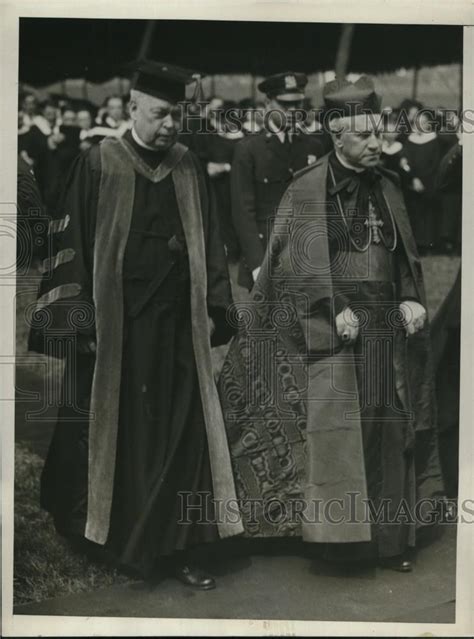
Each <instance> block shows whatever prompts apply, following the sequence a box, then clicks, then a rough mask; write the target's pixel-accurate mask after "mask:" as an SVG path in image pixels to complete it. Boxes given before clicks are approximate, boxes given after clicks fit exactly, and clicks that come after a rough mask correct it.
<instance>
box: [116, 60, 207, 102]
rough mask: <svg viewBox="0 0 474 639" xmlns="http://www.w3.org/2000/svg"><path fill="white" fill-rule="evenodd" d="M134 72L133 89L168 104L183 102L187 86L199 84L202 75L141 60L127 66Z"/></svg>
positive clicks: (168, 65)
mask: <svg viewBox="0 0 474 639" xmlns="http://www.w3.org/2000/svg"><path fill="white" fill-rule="evenodd" d="M127 68H128V70H129V71H130V72H132V74H133V75H132V83H131V88H132V89H136V90H137V91H141V92H142V93H147V94H149V95H153V96H155V97H156V98H161V99H162V100H167V101H168V102H174V103H176V102H181V101H183V100H184V99H185V97H186V85H187V84H190V83H191V82H193V81H196V82H197V83H198V84H199V82H200V80H201V77H202V74H201V73H199V72H198V71H193V70H191V69H185V68H183V67H178V66H176V65H172V64H168V63H167V62H158V61H155V60H149V59H141V60H136V61H135V62H132V63H130V64H128V65H127Z"/></svg>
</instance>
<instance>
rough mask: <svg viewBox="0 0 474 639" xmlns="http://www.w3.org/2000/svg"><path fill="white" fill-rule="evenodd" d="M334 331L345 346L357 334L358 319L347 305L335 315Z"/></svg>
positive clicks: (352, 340)
mask: <svg viewBox="0 0 474 639" xmlns="http://www.w3.org/2000/svg"><path fill="white" fill-rule="evenodd" d="M336 331H337V334H338V336H339V337H340V338H341V339H342V341H343V342H344V344H346V345H347V346H349V345H351V344H353V343H354V342H355V341H356V339H357V336H358V335H359V320H358V319H357V315H356V314H355V313H353V311H352V310H351V308H350V307H349V306H346V308H345V309H344V310H343V311H341V312H340V313H339V314H338V315H336Z"/></svg>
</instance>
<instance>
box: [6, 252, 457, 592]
mask: <svg viewBox="0 0 474 639" xmlns="http://www.w3.org/2000/svg"><path fill="white" fill-rule="evenodd" d="M458 268H459V259H458V258H450V257H439V256H436V257H427V258H424V259H423V271H424V275H425V283H426V289H427V295H428V308H429V312H430V316H431V317H433V315H434V313H435V312H436V310H437V308H438V307H439V305H440V303H441V302H442V300H443V299H444V297H445V295H446V294H447V292H448V290H449V288H450V286H451V284H452V283H453V282H454V279H455V277H456V274H457V270H458ZM18 293H19V295H18V297H17V299H18V305H17V344H18V353H21V354H23V353H25V352H26V343H27V331H28V329H27V326H26V323H25V320H24V311H25V308H26V307H27V306H28V304H29V303H30V302H31V301H33V300H34V298H35V287H34V286H33V287H32V286H31V285H28V286H26V285H23V284H22V283H21V282H20V283H19V286H18ZM235 297H236V299H237V298H238V299H243V297H245V294H244V293H242V290H240V291H236V295H235ZM219 351H220V352H219V353H218V359H219V360H220V361H222V359H223V357H224V355H225V353H224V351H223V350H222V349H219ZM36 365H37V360H34V359H32V362H31V370H32V371H35V370H36ZM38 370H42V369H38ZM17 432H20V429H19V428H18V424H17ZM42 465H43V460H42V459H41V457H39V456H38V455H36V454H34V453H33V452H32V451H31V450H30V449H29V448H28V446H27V445H25V444H24V443H22V442H21V441H18V442H17V445H16V452H15V553H14V562H15V568H14V570H15V576H14V599H15V604H21V603H26V602H31V601H42V600H44V599H49V598H53V597H56V596H60V595H67V594H68V593H70V594H74V593H79V592H85V591H92V590H95V589H98V588H103V587H106V586H109V585H111V584H113V583H119V582H121V581H126V577H124V576H123V575H120V574H118V573H117V572H116V571H115V570H112V569H110V568H108V567H107V566H104V565H99V564H95V563H91V562H90V561H89V559H87V558H85V557H84V556H82V555H79V554H77V553H76V552H74V551H73V550H72V549H71V548H70V547H69V546H68V545H67V544H66V543H65V542H64V541H63V540H61V538H60V537H58V536H57V535H56V533H55V530H54V527H53V525H52V522H51V520H50V518H49V516H48V515H47V514H46V513H45V512H43V511H42V510H41V509H40V508H39V479H40V473H41V468H42Z"/></svg>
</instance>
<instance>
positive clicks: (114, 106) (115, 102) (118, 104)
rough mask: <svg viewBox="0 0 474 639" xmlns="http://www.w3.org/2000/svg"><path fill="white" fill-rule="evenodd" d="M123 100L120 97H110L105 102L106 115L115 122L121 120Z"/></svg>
mask: <svg viewBox="0 0 474 639" xmlns="http://www.w3.org/2000/svg"><path fill="white" fill-rule="evenodd" d="M123 113H124V110H123V101H122V98H110V100H109V101H108V102H107V115H109V116H110V117H111V118H112V119H113V120H115V121H116V122H120V120H123Z"/></svg>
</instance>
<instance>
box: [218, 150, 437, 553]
mask: <svg viewBox="0 0 474 639" xmlns="http://www.w3.org/2000/svg"><path fill="white" fill-rule="evenodd" d="M403 299H414V300H417V301H419V302H420V303H422V304H423V305H425V295H424V289H423V279H422V272H421V264H420V260H419V258H418V255H417V252H416V246H415V243H414V241H413V236H412V233H411V229H410V226H409V222H408V218H407V213H406V210H405V208H404V204H403V198H402V196H401V192H400V189H399V187H398V184H397V178H396V176H394V175H393V174H392V173H389V172H387V171H386V170H384V169H372V170H368V171H364V172H362V173H360V174H359V173H356V172H354V171H352V170H350V169H347V168H345V167H344V166H342V164H341V163H340V162H339V160H338V159H337V157H336V156H335V155H334V154H333V153H331V154H329V155H328V156H325V157H323V158H322V159H320V160H318V161H317V162H316V163H315V164H313V165H312V166H311V167H308V168H307V169H304V170H303V171H301V172H300V173H299V174H298V175H297V176H296V178H295V180H294V181H293V182H292V184H291V185H290V187H289V188H288V190H287V191H286V193H285V195H284V197H283V199H282V202H281V204H280V208H279V211H278V214H277V216H276V218H275V224H274V229H273V233H272V236H271V238H270V243H269V247H268V250H267V253H266V256H265V260H264V263H263V265H262V269H261V271H260V274H259V277H258V278H257V281H256V283H255V286H254V289H253V291H252V294H251V300H250V302H248V303H243V304H241V305H238V306H237V307H236V310H235V316H234V321H235V325H236V326H237V327H238V333H237V335H236V336H235V338H234V341H233V342H232V344H231V347H230V349H229V353H228V357H227V359H226V361H225V363H224V367H223V370H222V374H221V378H220V386H219V388H220V394H221V400H222V405H223V410H224V417H225V420H226V428H227V433H228V437H229V444H230V448H231V456H232V460H233V466H234V473H235V478H236V485H237V492H238V495H239V497H240V499H241V500H242V513H243V522H244V526H245V534H246V535H247V536H250V537H260V536H263V537H270V536H302V538H303V540H304V541H309V542H319V543H323V544H326V546H325V550H326V555H327V556H328V557H337V558H346V559H347V558H359V559H368V558H375V557H380V558H383V557H392V556H396V555H400V554H401V553H403V552H404V551H405V550H406V549H407V548H408V547H410V546H413V545H414V543H415V533H416V525H415V519H414V515H413V507H414V504H415V502H416V500H417V499H420V498H436V497H438V496H441V495H442V494H443V485H442V481H441V474H440V469H439V458H438V448H437V439H436V416H435V412H434V406H435V403H434V401H433V399H434V394H433V388H434V387H433V382H432V362H431V355H430V350H429V333H428V328H425V329H423V330H422V331H420V332H419V333H418V334H416V335H414V336H411V337H409V338H408V337H406V334H405V330H404V326H403V325H402V323H401V321H400V312H399V309H398V307H399V304H400V302H401V301H402V300H403ZM347 306H350V307H351V308H352V309H353V310H354V311H356V312H357V313H358V315H359V318H360V319H359V322H360V329H359V336H358V338H357V340H356V342H355V345H354V346H353V347H347V346H345V345H344V343H343V342H342V341H341V340H340V338H339V337H338V335H337V333H336V328H335V321H334V320H335V316H336V315H337V314H338V313H339V312H341V311H342V310H343V309H344V308H346V307H347ZM368 506H369V510H367V507H368ZM370 510H372V512H370ZM377 512H379V513H384V514H383V517H385V519H383V518H381V517H380V516H377V515H376V513H377ZM399 512H401V513H402V514H401V516H399V517H398V518H397V513H399ZM403 512H405V516H404V515H403ZM335 522H337V524H335Z"/></svg>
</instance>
